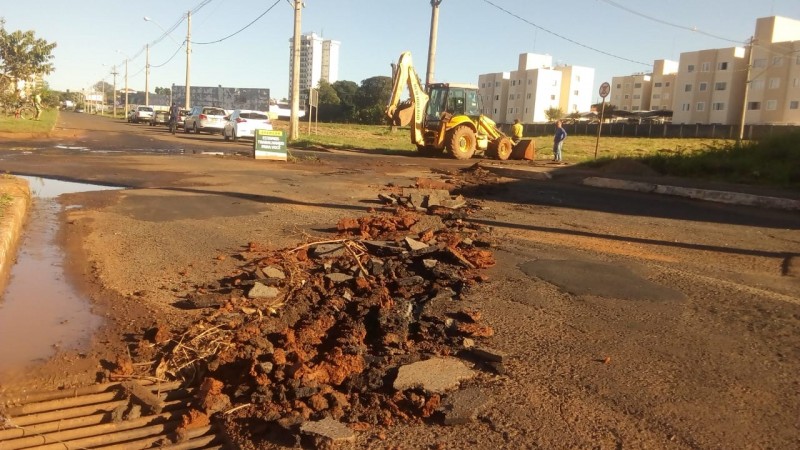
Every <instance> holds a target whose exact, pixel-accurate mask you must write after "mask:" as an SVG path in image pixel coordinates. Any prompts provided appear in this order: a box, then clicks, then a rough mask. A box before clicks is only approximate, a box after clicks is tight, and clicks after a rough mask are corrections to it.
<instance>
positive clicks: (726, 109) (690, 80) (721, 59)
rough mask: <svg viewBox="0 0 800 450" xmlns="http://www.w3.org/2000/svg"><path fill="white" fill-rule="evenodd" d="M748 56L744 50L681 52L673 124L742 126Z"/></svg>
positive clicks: (720, 49)
mask: <svg viewBox="0 0 800 450" xmlns="http://www.w3.org/2000/svg"><path fill="white" fill-rule="evenodd" d="M746 56H747V53H746V51H745V49H744V48H742V47H729V48H718V49H710V50H700V51H696V52H687V53H681V58H680V63H679V64H678V75H677V77H676V79H675V97H674V99H673V102H672V111H673V113H672V123H690V124H691V123H718V124H723V125H730V124H736V123H739V122H740V121H741V111H742V106H743V102H744V87H745V83H746V82H747V63H748V61H747V58H746Z"/></svg>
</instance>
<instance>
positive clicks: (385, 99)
mask: <svg viewBox="0 0 800 450" xmlns="http://www.w3.org/2000/svg"><path fill="white" fill-rule="evenodd" d="M391 95H392V78H391V77H386V76H377V77H372V78H367V79H366V80H364V81H362V82H361V86H360V87H359V89H358V92H356V95H355V98H354V100H355V105H356V108H357V113H356V119H357V120H358V122H360V123H366V124H372V125H378V124H381V123H384V118H383V114H384V110H385V109H386V105H387V104H388V103H389V97H391Z"/></svg>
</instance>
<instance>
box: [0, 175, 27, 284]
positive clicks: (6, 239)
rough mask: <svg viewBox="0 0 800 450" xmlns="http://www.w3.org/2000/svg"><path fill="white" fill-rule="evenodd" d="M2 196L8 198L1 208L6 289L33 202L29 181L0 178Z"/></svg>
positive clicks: (1, 280)
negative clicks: (29, 208)
mask: <svg viewBox="0 0 800 450" xmlns="http://www.w3.org/2000/svg"><path fill="white" fill-rule="evenodd" d="M0 198H3V199H6V200H4V201H3V202H2V203H4V204H5V206H2V210H0V290H2V291H5V288H6V284H7V283H8V276H9V274H10V272H11V267H12V266H13V265H14V261H15V260H16V256H17V245H18V244H19V240H20V237H22V228H23V226H24V225H25V218H26V217H27V215H28V207H29V206H30V202H31V191H30V187H29V186H28V182H27V181H25V180H23V179H21V178H15V177H3V178H0Z"/></svg>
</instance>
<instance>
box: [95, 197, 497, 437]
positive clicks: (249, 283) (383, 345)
mask: <svg viewBox="0 0 800 450" xmlns="http://www.w3.org/2000/svg"><path fill="white" fill-rule="evenodd" d="M437 187H439V186H437ZM380 198H381V199H385V201H386V202H387V204H388V205H389V207H390V208H393V209H391V210H388V211H386V212H375V213H372V214H370V215H368V216H364V217H358V218H344V219H342V220H340V221H339V223H338V224H337V229H338V231H339V236H337V237H336V238H335V239H325V240H317V241H312V242H308V243H306V244H303V245H300V246H298V247H295V248H288V249H282V250H275V251H270V250H268V249H266V248H265V247H264V246H262V245H259V244H257V243H251V244H250V245H248V247H247V249H246V250H245V251H244V252H242V253H240V254H239V255H240V256H242V257H243V258H244V259H245V262H244V263H243V265H242V266H241V267H240V268H239V269H238V270H237V271H236V272H235V273H232V274H230V276H228V277H226V278H224V279H221V280H219V281H217V282H215V283H213V284H210V285H208V286H202V287H198V288H197V289H196V292H193V293H190V294H189V295H187V296H186V298H184V299H182V301H181V302H179V303H181V304H183V306H184V307H202V308H205V309H206V310H207V313H206V315H205V317H203V319H202V320H199V321H198V322H196V323H194V324H193V325H191V326H190V327H188V328H187V329H184V330H174V333H173V336H172V338H171V339H169V340H166V341H164V340H162V341H161V342H160V343H155V342H153V341H152V340H147V339H144V337H143V338H142V340H141V341H140V342H139V344H138V345H136V346H135V347H134V348H133V349H132V351H131V354H132V358H133V361H132V362H124V363H123V362H120V364H118V368H117V370H115V371H112V372H111V373H109V378H110V379H112V380H114V379H116V378H117V377H135V376H141V377H155V378H158V379H170V380H173V379H174V380H185V381H186V382H187V383H192V384H194V385H195V386H198V390H197V392H198V393H197V395H196V398H195V402H194V409H193V411H195V413H194V414H195V415H194V416H192V415H191V414H190V415H188V416H186V417H187V418H186V419H185V420H186V421H187V422H189V423H191V422H192V421H193V420H195V419H193V418H196V417H205V416H203V415H207V416H210V417H211V418H212V422H213V419H214V418H216V419H218V422H219V423H220V425H221V426H222V427H223V428H227V429H228V430H229V431H230V433H229V434H230V435H242V434H248V437H247V439H250V440H251V441H258V440H260V439H265V440H268V439H270V437H269V436H271V435H270V433H269V428H270V427H277V428H278V429H280V430H283V432H282V434H281V433H278V434H281V435H284V436H285V432H286V431H289V432H290V433H292V434H293V435H294V436H297V438H298V439H299V437H300V436H301V435H314V436H315V440H320V441H325V442H328V441H338V440H343V442H351V436H352V433H351V432H350V429H355V430H359V429H362V430H363V429H367V428H369V427H372V426H390V425H392V424H394V423H396V422H397V421H403V422H417V421H420V420H424V419H428V418H431V417H432V416H433V415H434V414H436V413H437V411H441V410H440V406H441V400H442V396H443V395H444V396H445V398H446V397H447V393H448V391H451V390H453V389H457V388H458V387H459V384H460V382H461V381H462V380H466V379H470V378H474V377H476V376H480V372H479V371H476V370H473V369H471V368H470V367H469V366H468V364H469V363H468V362H467V360H461V359H458V358H456V357H455V356H456V355H457V354H458V353H459V352H461V351H463V349H464V345H462V344H464V343H466V342H467V341H469V342H471V344H472V345H477V344H476V342H477V341H482V340H483V339H485V338H487V337H489V336H492V335H493V333H494V331H493V329H492V328H491V327H490V326H489V325H487V324H484V323H482V322H481V313H480V311H479V310H476V309H474V308H465V307H464V306H463V302H462V301H461V300H463V299H464V297H465V295H466V294H467V293H468V292H469V290H470V287H471V286H473V285H474V284H476V283H480V282H484V281H485V280H487V279H488V278H487V277H486V276H485V275H483V274H481V273H479V270H481V269H484V268H488V267H491V266H493V265H494V264H495V261H494V256H493V254H492V252H491V250H490V248H491V241H490V239H489V237H488V235H487V233H486V231H487V230H486V228H485V227H482V226H480V225H476V224H472V223H470V222H469V221H467V220H464V214H465V212H466V213H468V210H469V208H468V207H467V205H466V203H467V202H466V201H464V199H463V198H461V197H460V196H456V197H452V196H451V195H450V194H449V192H448V191H446V190H442V189H432V188H431V189H426V190H422V189H417V188H415V189H410V190H407V191H406V190H404V192H403V194H402V195H398V194H396V193H390V194H382V196H381V197H380ZM389 199H391V201H389ZM459 209H461V210H462V211H459ZM421 211H426V212H427V213H429V214H435V216H434V215H423V214H421ZM202 298H206V299H214V301H206V302H200V301H198V300H199V299H202ZM200 305H206V306H200ZM161 327H163V325H161ZM158 331H159V333H163V328H158ZM151 334H152V331H151ZM487 373H490V372H487ZM198 413H199V414H198ZM255 417H257V418H258V419H259V421H261V422H262V423H266V424H267V428H266V429H262V430H261V434H259V435H255V434H258V433H256V432H254V431H252V430H249V429H248V430H244V429H243V428H242V426H241V421H242V420H247V419H248V418H255ZM342 424H347V426H349V427H350V428H346V427H345V428H342V427H344V425H342ZM345 429H347V430H348V431H347V432H345V431H344V430H345ZM317 438H319V439H317ZM327 445H328V444H324V445H323V444H319V446H327Z"/></svg>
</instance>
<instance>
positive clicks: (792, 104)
mask: <svg viewBox="0 0 800 450" xmlns="http://www.w3.org/2000/svg"><path fill="white" fill-rule="evenodd" d="M798 107H800V102H798V101H797V100H792V101H790V102H789V109H798Z"/></svg>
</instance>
